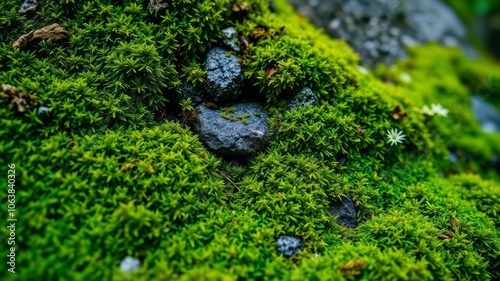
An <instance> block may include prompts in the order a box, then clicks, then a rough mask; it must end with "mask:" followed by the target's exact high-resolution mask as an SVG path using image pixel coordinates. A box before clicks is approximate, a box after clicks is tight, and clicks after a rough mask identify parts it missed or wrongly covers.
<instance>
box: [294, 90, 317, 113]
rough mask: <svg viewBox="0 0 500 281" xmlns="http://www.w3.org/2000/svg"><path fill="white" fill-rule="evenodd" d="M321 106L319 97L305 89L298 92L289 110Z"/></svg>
mask: <svg viewBox="0 0 500 281" xmlns="http://www.w3.org/2000/svg"><path fill="white" fill-rule="evenodd" d="M318 104H319V99H318V97H317V96H316V95H315V94H314V93H313V91H312V90H311V89H309V88H304V89H302V90H300V91H299V92H297V93H296V94H295V95H294V96H293V97H292V99H291V100H290V103H289V104H288V109H297V108H299V107H305V106H307V105H310V106H315V105H318Z"/></svg>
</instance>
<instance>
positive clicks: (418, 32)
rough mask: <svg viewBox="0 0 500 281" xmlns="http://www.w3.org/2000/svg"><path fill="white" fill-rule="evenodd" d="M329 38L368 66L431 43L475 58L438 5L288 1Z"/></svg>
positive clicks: (421, 0)
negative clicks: (349, 48)
mask: <svg viewBox="0 0 500 281" xmlns="http://www.w3.org/2000/svg"><path fill="white" fill-rule="evenodd" d="M289 2H290V3H291V4H292V5H293V6H294V7H295V8H296V9H297V10H298V12H300V13H302V14H306V15H307V16H308V17H309V19H310V20H311V21H312V22H313V23H314V24H315V25H317V26H318V27H323V28H325V30H326V32H327V33H329V34H330V35H331V36H333V37H335V38H344V39H346V40H347V42H348V43H349V45H351V46H352V47H353V48H354V49H355V51H356V52H358V53H359V54H360V56H361V61H362V62H363V63H364V64H366V65H368V66H370V67H372V68H373V67H374V66H375V65H376V64H377V63H385V64H388V65H390V64H392V63H393V62H394V61H395V60H397V59H404V58H405V57H406V51H405V48H406V47H409V46H412V45H416V44H424V43H427V42H431V41H437V42H439V43H441V44H443V45H445V46H450V47H452V46H453V47H454V46H458V47H460V48H462V50H464V52H465V53H466V54H467V55H469V56H470V57H473V58H475V57H477V54H476V52H475V50H474V49H473V48H472V46H471V45H470V44H469V43H468V42H467V39H466V35H465V29H464V27H463V25H462V24H461V22H460V20H459V19H458V17H457V16H456V15H455V14H454V13H453V11H452V10H451V9H450V8H449V7H448V6H447V5H445V4H444V3H442V2H441V1H439V0H418V1H415V0H321V1H318V0H290V1H289Z"/></svg>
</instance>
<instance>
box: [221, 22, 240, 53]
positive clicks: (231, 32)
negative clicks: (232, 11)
mask: <svg viewBox="0 0 500 281" xmlns="http://www.w3.org/2000/svg"><path fill="white" fill-rule="evenodd" d="M222 41H223V42H224V44H225V45H226V46H227V47H229V48H231V49H232V50H233V51H236V52H239V51H240V46H239V45H238V43H237V41H238V37H237V36H236V28H234V27H228V28H225V29H223V30H222Z"/></svg>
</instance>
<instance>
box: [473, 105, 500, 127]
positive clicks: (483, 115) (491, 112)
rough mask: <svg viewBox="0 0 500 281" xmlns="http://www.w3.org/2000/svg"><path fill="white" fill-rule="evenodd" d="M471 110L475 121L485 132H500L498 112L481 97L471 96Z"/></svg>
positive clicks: (499, 114) (499, 113)
mask: <svg viewBox="0 0 500 281" xmlns="http://www.w3.org/2000/svg"><path fill="white" fill-rule="evenodd" d="M471 102H472V111H473V113H474V116H476V119H477V121H478V122H479V124H481V127H482V128H483V130H484V131H486V132H497V133H498V132H500V112H499V111H498V110H497V109H496V108H494V107H493V106H491V105H490V104H488V103H487V102H486V101H484V100H483V99H482V98H480V97H477V96H473V97H472V98H471Z"/></svg>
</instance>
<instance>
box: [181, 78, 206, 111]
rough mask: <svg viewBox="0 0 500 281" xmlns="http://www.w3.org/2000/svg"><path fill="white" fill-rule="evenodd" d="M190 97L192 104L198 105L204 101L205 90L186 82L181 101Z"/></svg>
mask: <svg viewBox="0 0 500 281" xmlns="http://www.w3.org/2000/svg"><path fill="white" fill-rule="evenodd" d="M188 98H190V99H191V105H192V106H194V107H196V106H198V105H200V104H201V102H202V101H203V91H202V90H200V89H197V88H195V87H194V86H192V85H190V84H187V83H186V84H184V86H183V88H182V93H181V96H180V101H181V102H183V101H185V100H187V99H188Z"/></svg>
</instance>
